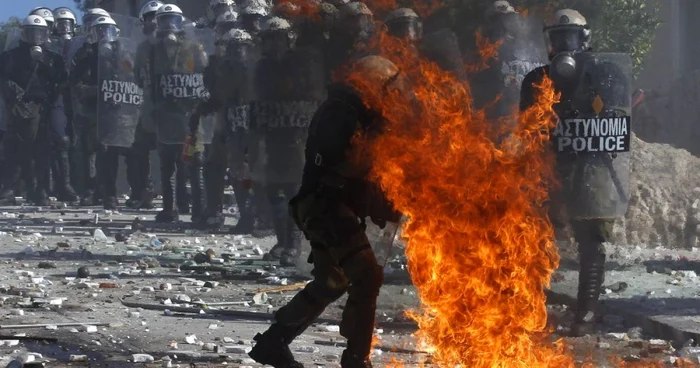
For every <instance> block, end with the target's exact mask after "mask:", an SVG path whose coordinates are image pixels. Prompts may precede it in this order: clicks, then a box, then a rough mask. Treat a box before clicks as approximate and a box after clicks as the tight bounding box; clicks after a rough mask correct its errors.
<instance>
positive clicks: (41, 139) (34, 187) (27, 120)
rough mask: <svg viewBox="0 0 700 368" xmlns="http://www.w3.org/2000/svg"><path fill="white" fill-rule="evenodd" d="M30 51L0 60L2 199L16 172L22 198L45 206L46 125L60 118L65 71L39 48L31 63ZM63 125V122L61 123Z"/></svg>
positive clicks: (9, 193) (23, 45)
mask: <svg viewBox="0 0 700 368" xmlns="http://www.w3.org/2000/svg"><path fill="white" fill-rule="evenodd" d="M30 48H31V46H30V45H29V44H27V43H25V42H20V44H19V46H18V47H16V48H14V49H11V50H9V51H6V52H4V53H2V54H0V88H1V90H0V91H1V92H2V98H3V101H4V103H5V109H6V115H5V116H6V118H7V119H8V120H7V131H6V133H5V135H4V137H3V138H4V142H3V150H4V156H5V159H6V160H7V165H6V166H5V168H4V172H3V179H2V182H3V191H2V193H0V196H1V197H2V198H9V197H11V196H12V195H13V194H14V192H13V189H14V185H15V182H16V179H17V175H18V174H19V172H20V171H21V172H22V174H23V178H24V182H25V185H26V191H27V198H28V199H29V200H30V201H33V202H35V203H37V204H39V205H46V204H48V195H47V191H48V189H49V188H48V184H49V178H48V172H49V168H48V167H49V154H50V150H49V143H50V135H51V132H50V129H49V125H50V122H51V121H52V118H53V119H59V118H60V114H61V113H63V107H62V98H61V92H62V89H63V88H64V86H65V83H66V69H65V65H64V63H63V59H62V58H61V56H60V55H59V54H56V53H54V52H51V51H50V50H48V49H46V48H44V49H43V54H42V56H41V58H40V59H39V60H37V61H35V60H33V59H32V57H31V54H30ZM63 119H65V116H64V117H63Z"/></svg>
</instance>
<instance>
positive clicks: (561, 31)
mask: <svg viewBox="0 0 700 368" xmlns="http://www.w3.org/2000/svg"><path fill="white" fill-rule="evenodd" d="M544 34H545V43H546V44H547V52H548V53H549V57H550V59H553V58H554V57H555V56H556V55H557V54H559V53H562V52H572V53H573V52H581V51H585V50H586V48H587V42H588V41H587V39H586V30H585V29H584V28H583V27H579V26H570V27H556V28H551V29H547V30H545V32H544Z"/></svg>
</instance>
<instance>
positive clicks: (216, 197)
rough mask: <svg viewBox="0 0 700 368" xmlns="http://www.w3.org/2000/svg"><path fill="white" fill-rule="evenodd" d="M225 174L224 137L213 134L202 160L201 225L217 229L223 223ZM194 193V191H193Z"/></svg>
mask: <svg viewBox="0 0 700 368" xmlns="http://www.w3.org/2000/svg"><path fill="white" fill-rule="evenodd" d="M225 174H226V139H225V136H222V135H215V136H214V139H213V141H212V143H211V144H210V145H209V150H208V151H207V155H206V160H205V161H204V186H205V188H206V190H205V192H206V195H207V200H206V203H207V204H206V219H205V220H206V222H205V223H203V224H202V225H203V226H206V227H208V228H214V229H218V228H220V227H221V226H222V225H223V224H224V218H223V216H222V214H221V213H222V210H223V202H224V175H225ZM193 195H194V193H193Z"/></svg>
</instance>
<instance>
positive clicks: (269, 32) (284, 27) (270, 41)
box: [260, 17, 295, 57]
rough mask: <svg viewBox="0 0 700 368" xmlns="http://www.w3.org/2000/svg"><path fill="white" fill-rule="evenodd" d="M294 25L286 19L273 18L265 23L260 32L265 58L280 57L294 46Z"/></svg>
mask: <svg viewBox="0 0 700 368" xmlns="http://www.w3.org/2000/svg"><path fill="white" fill-rule="evenodd" d="M294 37H295V35H294V32H292V25H291V24H289V22H288V21H287V20H286V19H283V18H279V17H272V18H269V19H268V20H266V21H265V23H263V25H262V29H261V30H260V40H261V43H262V52H263V54H264V55H265V56H271V57H279V56H282V55H284V53H286V52H287V51H289V50H290V49H291V48H292V47H293V45H294Z"/></svg>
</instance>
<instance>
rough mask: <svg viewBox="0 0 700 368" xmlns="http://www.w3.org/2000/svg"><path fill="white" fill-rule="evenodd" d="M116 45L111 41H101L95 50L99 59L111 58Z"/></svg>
mask: <svg viewBox="0 0 700 368" xmlns="http://www.w3.org/2000/svg"><path fill="white" fill-rule="evenodd" d="M115 48H116V45H115V44H114V42H112V41H102V42H100V46H99V47H98V48H97V52H98V53H99V55H100V57H101V58H111V57H112V56H113V55H114V52H115Z"/></svg>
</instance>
